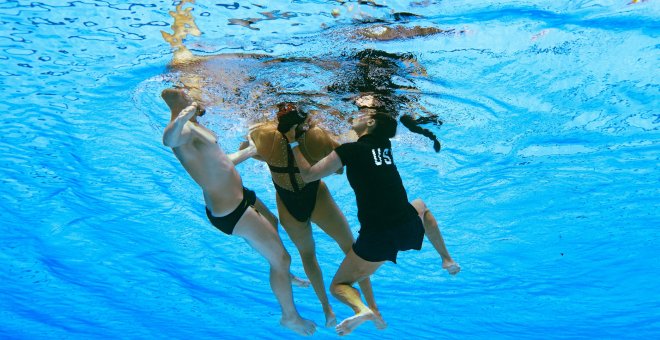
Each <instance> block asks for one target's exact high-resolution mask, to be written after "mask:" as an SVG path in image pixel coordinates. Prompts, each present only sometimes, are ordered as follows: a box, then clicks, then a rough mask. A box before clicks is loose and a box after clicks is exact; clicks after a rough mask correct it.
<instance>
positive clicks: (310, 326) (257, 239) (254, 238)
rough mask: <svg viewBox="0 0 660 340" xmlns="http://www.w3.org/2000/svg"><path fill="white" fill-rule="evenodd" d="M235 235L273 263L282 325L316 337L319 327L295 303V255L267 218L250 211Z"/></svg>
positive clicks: (240, 223) (274, 283)
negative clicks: (292, 266) (299, 311)
mask: <svg viewBox="0 0 660 340" xmlns="http://www.w3.org/2000/svg"><path fill="white" fill-rule="evenodd" d="M234 235H237V236H240V237H242V238H243V239H245V240H246V241H247V242H248V243H249V244H250V246H252V248H254V249H255V250H256V251H257V252H259V254H261V255H262V256H263V257H265V258H266V260H268V263H269V264H270V286H271V289H272V290H273V293H274V294H275V297H276V298H277V301H278V302H279V304H280V307H281V309H282V319H281V320H280V323H281V324H282V325H283V326H284V327H287V328H289V329H291V330H293V331H295V332H296V333H298V334H300V335H312V334H314V332H315V331H316V325H315V324H314V323H313V322H312V321H310V320H306V319H303V318H302V317H301V316H300V314H298V310H297V309H296V306H295V305H294V304H293V292H292V290H291V279H290V273H289V268H290V266H291V256H290V255H289V253H288V252H287V251H286V249H284V245H283V244H282V240H281V239H280V236H279V235H278V234H277V232H276V231H275V230H274V229H273V228H272V226H271V225H269V223H268V221H266V219H265V218H264V217H263V216H261V215H259V214H258V213H257V212H256V210H254V209H253V208H248V209H247V210H246V211H245V213H244V214H243V216H242V217H241V219H240V220H239V221H238V223H237V224H236V227H235V228H234Z"/></svg>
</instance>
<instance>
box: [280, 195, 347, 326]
mask: <svg viewBox="0 0 660 340" xmlns="http://www.w3.org/2000/svg"><path fill="white" fill-rule="evenodd" d="M276 201H277V211H278V212H279V215H280V221H281V223H282V226H283V227H284V230H286V232H287V234H288V235H289V238H291V241H293V243H294V244H295V245H296V248H297V249H298V252H299V253H300V258H301V260H302V263H303V268H304V269H305V274H307V278H308V279H309V281H311V283H312V287H313V288H314V292H315V293H316V296H317V297H318V299H319V301H320V302H321V306H322V307H323V313H324V314H325V325H326V327H332V326H334V325H336V324H337V318H336V316H335V313H334V311H333V310H332V307H331V306H330V302H329V300H328V294H327V293H326V291H325V283H324V281H323V273H322V272H321V267H320V266H319V263H318V260H317V259H316V245H315V244H314V238H313V237H312V226H311V224H310V223H309V222H300V221H298V220H296V219H295V218H294V217H293V216H292V215H291V213H290V212H289V210H288V209H287V208H286V206H284V203H283V202H282V200H281V199H280V196H279V195H277V197H276Z"/></svg>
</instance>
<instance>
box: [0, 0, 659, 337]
mask: <svg viewBox="0 0 660 340" xmlns="http://www.w3.org/2000/svg"><path fill="white" fill-rule="evenodd" d="M382 4H383V6H384V7H377V6H374V5H368V4H358V3H357V2H355V1H348V2H345V3H344V2H325V1H293V2H290V1H274V2H267V1H254V2H250V3H243V2H240V3H233V2H227V3H225V2H217V1H198V2H197V3H195V4H186V8H192V12H191V13H192V15H193V16H194V18H195V22H196V24H197V26H198V27H199V29H200V31H201V32H202V33H203V34H202V35H201V36H199V37H194V36H189V37H188V38H187V39H186V40H185V44H186V46H188V47H189V48H190V49H191V51H192V52H193V53H195V54H197V55H215V54H226V53H263V54H268V55H271V56H273V57H289V58H290V57H300V58H303V57H305V58H318V59H323V60H326V61H327V60H345V59H342V57H345V56H346V55H347V54H350V53H352V52H354V51H356V50H363V49H378V50H382V51H387V52H390V53H412V54H413V55H414V57H415V58H416V60H417V62H418V64H419V66H420V67H421V68H423V70H425V73H418V74H408V75H405V74H403V75H400V76H399V78H397V81H398V82H401V83H406V84H414V87H415V88H416V91H417V92H416V93H414V96H416V98H417V100H418V101H419V103H420V104H423V105H424V106H425V107H426V108H427V109H428V110H429V111H431V112H433V113H436V114H438V115H439V116H440V118H441V119H442V120H443V121H444V124H443V125H442V126H441V127H437V126H427V127H428V128H430V129H432V130H433V131H434V132H435V133H436V134H438V136H439V137H440V140H441V141H442V144H443V149H442V151H441V152H440V153H437V154H436V153H434V152H433V150H432V148H431V145H430V143H428V140H425V139H424V138H423V137H420V136H417V135H413V134H411V133H409V132H408V131H407V130H406V129H405V128H401V129H400V130H399V134H398V136H397V137H396V138H395V140H394V141H393V143H394V146H395V156H396V157H397V162H398V164H399V168H400V171H401V174H402V177H403V180H404V183H405V184H406V186H407V190H408V194H409V196H410V197H411V198H415V197H421V198H423V199H424V200H425V201H426V202H427V204H428V205H429V206H430V207H431V209H432V211H433V212H434V214H435V215H436V216H437V217H438V219H439V221H440V223H441V228H442V231H443V234H444V236H445V240H446V242H447V245H448V248H449V250H450V252H451V253H452V255H453V256H454V258H455V259H456V260H457V261H458V262H459V263H460V264H461V266H462V267H463V270H462V272H461V273H460V274H458V275H457V276H456V277H450V276H449V275H447V274H446V273H445V272H444V271H443V270H441V268H440V261H439V258H438V256H437V254H436V253H435V251H434V250H433V248H432V246H431V245H430V244H429V243H428V242H427V241H426V242H425V244H424V247H423V249H422V250H421V251H420V252H406V253H404V254H401V255H400V258H399V264H398V265H392V264H388V265H385V266H384V267H383V268H382V269H381V270H379V271H378V272H377V273H376V275H375V276H374V277H373V286H374V291H375V295H376V299H377V301H378V303H379V305H380V309H381V311H382V313H383V315H384V317H385V319H386V321H387V322H388V323H389V327H388V328H387V329H386V330H384V331H378V330H376V329H375V327H373V326H372V325H365V326H362V327H360V328H359V329H358V330H357V331H356V332H355V333H354V334H352V335H350V336H351V337H354V338H360V339H362V338H385V339H394V338H421V339H426V338H428V339H430V338H434V339H437V338H450V339H486V338H487V339H548V338H552V339H573V338H597V339H600V338H613V339H620V338H637V339H650V338H656V337H657V336H658V334H660V312H659V311H660V294H658V284H657V281H658V279H657V277H658V276H659V275H660V264H659V263H660V262H659V261H658V259H657V258H658V256H657V250H658V247H657V245H654V244H656V243H657V242H656V240H657V239H658V237H659V236H660V235H659V232H658V229H659V228H658V227H660V214H659V213H658V211H659V208H660V189H659V188H660V186H659V185H658V183H660V171H659V170H660V169H659V168H660V166H659V165H660V162H659V157H660V132H659V128H660V115H659V113H658V112H659V111H658V107H659V105H658V104H659V98H660V93H659V89H660V86H659V84H658V78H659V77H658V69H657V66H653V65H657V64H658V56H659V54H658V50H659V49H658V46H659V45H658V41H659V40H658V32H659V31H658V29H659V26H658V18H659V17H660V15H659V13H660V12H659V9H660V6H658V2H657V1H629V0H623V1H586V0H585V1H572V2H558V1H534V2H532V1H493V2H483V1H460V2H458V1H418V2H407V1H386V2H382ZM174 8H175V4H174V3H171V2H169V1H153V2H140V3H137V2H136V3H123V2H118V1H82V2H80V1H75V2H62V1H40V2H28V1H5V2H2V3H0V21H1V22H2V23H3V25H2V29H1V30H0V60H1V61H2V65H3V67H2V69H0V84H2V86H3V95H2V97H1V98H2V99H1V100H0V110H1V111H3V112H4V114H2V115H1V116H0V124H1V126H2V138H0V150H1V153H0V155H1V156H0V157H1V158H0V162H1V164H2V166H1V167H0V171H1V172H2V176H1V178H2V185H1V186H0V190H1V191H0V193H1V195H2V196H1V199H2V204H1V205H0V207H1V210H0V214H1V215H0V216H1V217H2V221H3V222H2V233H1V234H0V248H1V251H0V268H1V269H0V295H1V296H2V298H1V299H0V336H2V337H3V338H14V339H39V338H80V339H87V338H131V339H133V338H135V339H144V338H155V337H166V338H176V339H178V338H190V337H194V338H201V339H206V338H227V339H234V338H235V339H242V338H264V339H270V338H273V339H279V338H288V337H293V336H294V334H293V333H291V332H289V331H287V330H285V329H283V328H281V327H280V326H279V325H278V320H279V310H278V307H277V304H276V301H275V299H274V298H273V296H272V294H271V292H270V290H269V288H268V281H267V275H268V273H267V265H266V263H265V261H264V260H263V259H262V258H260V257H259V256H258V255H256V254H255V253H254V252H253V251H252V250H251V249H250V248H249V247H248V246H247V245H246V244H245V243H244V242H242V241H240V240H238V239H236V238H231V237H226V236H225V235H222V234H221V233H219V232H218V231H217V230H215V229H214V228H213V227H212V226H211V225H210V224H209V223H208V221H207V220H206V217H205V216H204V213H203V208H204V206H203V200H202V196H201V191H200V190H199V188H198V187H197V186H196V185H195V183H194V182H193V181H192V180H191V179H190V178H189V177H188V176H187V175H186V174H185V172H184V171H183V169H182V167H181V166H180V165H179V163H178V162H177V160H176V159H175V158H174V157H173V155H172V154H171V151H170V150H169V149H167V148H166V147H164V146H162V144H161V133H162V129H163V128H164V127H165V124H166V122H167V119H168V118H169V115H168V111H167V109H166V107H165V105H164V103H163V102H162V101H161V99H160V97H159V93H160V91H161V90H162V89H164V88H167V87H169V86H171V85H172V83H173V82H174V83H176V82H177V79H179V77H180V76H181V75H182V74H181V73H177V72H172V70H171V69H168V68H167V65H168V63H169V62H170V61H171V59H172V51H171V48H170V45H169V44H168V43H166V42H165V41H164V40H163V37H162V36H161V33H160V31H161V30H162V31H165V32H172V29H171V27H170V26H171V25H172V23H173V19H172V17H171V16H170V15H169V14H168V11H172V10H174ZM333 10H336V12H335V13H338V14H339V15H338V16H336V17H335V16H333V15H332V11H333ZM401 12H405V13H414V14H418V15H420V16H405V18H404V19H403V20H399V21H396V17H395V15H393V13H401ZM262 13H266V14H262ZM361 13H362V14H361ZM367 15H368V16H371V17H373V18H375V19H378V20H381V21H384V24H385V25H389V26H390V27H394V26H396V25H403V26H406V27H412V26H415V25H419V26H424V27H435V28H440V29H454V30H455V31H454V32H453V33H451V34H443V35H432V36H426V37H417V38H411V39H398V40H392V41H376V40H369V39H366V38H359V37H356V36H355V34H354V32H356V31H357V30H359V29H363V28H370V27H371V28H373V27H378V24H379V23H378V22H377V21H378V20H375V21H376V22H375V23H364V22H358V21H356V19H360V18H364V17H365V16H367ZM230 19H242V20H243V21H240V20H238V21H237V20H232V21H230ZM254 19H259V20H254ZM247 20H250V21H252V22H253V23H251V24H249V25H246V24H245V23H246V21H247ZM230 23H242V24H243V25H241V24H233V25H229V24H230ZM250 65H252V66H253V67H255V68H252V69H249V72H248V76H252V77H254V78H249V77H248V79H250V81H251V80H254V79H256V80H264V79H265V80H269V81H272V82H273V83H274V84H276V85H277V86H280V87H281V88H286V89H288V90H289V91H291V92H292V93H300V92H304V91H308V92H314V91H320V89H321V88H322V85H325V84H327V83H329V82H332V80H333V79H334V78H333V77H337V76H338V74H339V75H341V72H334V71H333V72H331V71H328V70H325V69H323V68H320V67H318V66H314V65H310V64H309V63H306V62H299V63H282V64H281V65H271V66H268V67H263V68H259V67H262V66H263V65H262V66H259V65H257V66H255V65H253V64H251V62H250V61H249V60H248V61H245V60H243V61H237V60H233V61H227V62H225V63H219V64H218V65H217V67H218V68H220V69H222V70H224V71H227V72H229V71H232V72H234V73H231V72H229V73H228V74H230V75H231V74H233V75H234V76H235V77H242V75H240V74H238V73H240V71H241V70H245V69H246V68H247V67H252V66H250ZM345 66H346V65H344V66H342V67H345ZM413 68H414V67H413ZM341 70H344V69H341V68H340V71H341ZM349 71H350V70H349ZM218 79H219V80H218ZM214 80H218V81H220V80H227V81H228V83H229V84H231V83H232V81H234V82H235V81H236V78H221V77H220V76H218V77H217V79H214ZM250 89H251V88H250ZM250 89H248V90H245V91H247V92H245V93H249V90H250ZM211 93H212V94H214V95H216V96H218V97H221V98H228V99H227V104H226V105H227V107H231V108H232V109H233V110H234V111H231V110H227V109H225V108H224V107H222V106H217V107H214V108H211V110H210V112H211V113H213V115H210V118H208V121H207V123H208V124H209V126H211V127H212V128H213V129H214V130H215V131H216V132H218V134H219V135H220V136H222V137H221V141H220V142H221V144H222V146H223V148H224V149H225V150H235V149H236V148H237V147H238V144H239V142H240V140H241V139H242V137H243V136H244V135H245V133H246V131H247V124H249V122H250V121H251V119H254V117H255V116H254V115H255V114H257V113H255V112H253V111H256V110H251V105H253V103H254V101H250V99H249V98H244V97H242V96H241V94H242V93H239V95H236V96H234V97H231V96H230V97H228V96H229V95H230V93H229V91H228V90H227V87H226V84H224V85H223V84H220V85H217V84H216V87H213V88H212V90H211ZM328 100H332V99H328ZM340 104H341V103H339V104H338V105H340ZM341 127H342V125H341V124H339V125H338V127H337V128H338V129H339V128H341ZM238 169H239V172H240V173H241V174H242V175H243V180H244V182H245V184H246V186H248V187H250V188H252V189H254V190H255V191H256V192H257V194H258V195H259V196H260V197H261V198H262V199H263V200H264V201H265V202H266V204H267V205H269V207H270V208H271V209H272V210H273V211H275V210H276V209H275V205H274V190H273V188H272V185H271V184H270V179H269V177H268V173H267V171H266V168H265V166H264V165H263V164H262V163H259V162H256V161H253V160H250V161H247V162H245V163H244V164H241V165H240V166H239V167H238ZM327 183H328V186H329V188H330V190H331V192H332V194H333V195H334V197H335V199H336V201H337V202H339V205H340V208H341V209H342V210H343V211H344V212H345V214H346V216H347V218H348V220H349V223H350V224H351V227H352V229H353V231H354V233H356V232H357V230H358V228H359V226H358V224H357V219H356V215H355V214H356V209H355V205H354V197H353V193H352V190H351V189H350V187H349V186H348V183H347V181H346V178H345V176H332V177H330V178H328V180H327ZM280 234H281V236H282V239H283V241H284V243H285V246H286V247H287V249H288V250H289V252H290V253H291V254H292V257H293V264H292V271H293V272H294V273H296V274H298V275H303V271H302V266H301V264H300V260H299V257H298V255H297V251H296V249H295V247H294V246H293V244H292V243H291V241H290V240H289V239H288V237H287V236H286V233H284V232H283V231H281V232H280ZM314 236H315V239H316V244H317V250H318V257H319V262H320V263H321V266H322V269H323V273H324V277H325V280H326V283H328V282H330V280H331V278H332V276H333V274H334V272H335V270H336V268H337V267H338V264H339V262H340V261H341V259H342V256H341V251H340V250H339V248H338V247H337V246H336V245H335V243H334V242H332V241H331V240H330V239H329V237H327V236H326V235H325V234H323V233H322V232H320V231H319V230H318V229H315V230H314ZM294 297H295V301H296V304H297V306H298V308H299V311H300V313H301V314H302V315H303V316H305V317H308V318H311V319H313V320H314V321H315V322H316V323H317V324H319V325H321V324H322V323H323V314H322V312H321V309H320V306H318V303H317V299H316V296H315V295H314V293H313V291H312V289H311V288H309V289H300V288H295V289H294ZM331 303H332V304H333V307H334V308H335V312H336V313H337V315H338V318H340V319H342V318H345V317H348V316H349V315H350V314H351V311H350V310H348V308H346V307H344V306H343V305H341V304H340V303H339V302H338V301H336V300H335V299H333V298H331ZM335 336H336V335H335V334H334V331H333V330H332V329H324V328H323V327H322V326H319V328H318V332H317V334H316V335H315V337H316V338H334V337H335Z"/></svg>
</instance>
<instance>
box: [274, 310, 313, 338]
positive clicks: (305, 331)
mask: <svg viewBox="0 0 660 340" xmlns="http://www.w3.org/2000/svg"><path fill="white" fill-rule="evenodd" d="M280 324H281V325H282V326H284V327H286V328H288V329H290V330H292V331H294V332H296V333H298V334H300V335H304V336H308V335H312V334H314V332H316V325H315V324H314V322H312V321H309V320H306V319H303V318H301V317H300V315H298V316H296V317H292V318H286V319H285V318H282V320H280Z"/></svg>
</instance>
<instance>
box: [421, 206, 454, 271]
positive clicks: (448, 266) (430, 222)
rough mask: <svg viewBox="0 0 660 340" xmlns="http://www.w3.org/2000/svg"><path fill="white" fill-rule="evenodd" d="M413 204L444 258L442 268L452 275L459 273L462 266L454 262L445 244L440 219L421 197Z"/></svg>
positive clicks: (429, 235)
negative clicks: (438, 219) (437, 218)
mask: <svg viewBox="0 0 660 340" xmlns="http://www.w3.org/2000/svg"><path fill="white" fill-rule="evenodd" d="M411 204H412V205H413V207H415V209H416V210H417V214H419V217H420V218H421V219H422V222H423V223H424V232H425V234H426V238H428V240H429V241H431V244H433V247H434V248H435V250H436V251H437V252H438V254H440V257H441V258H442V268H444V269H445V270H447V272H448V273H449V274H451V275H456V274H458V272H460V271H461V266H459V265H458V263H456V262H454V260H453V259H452V258H451V255H449V251H448V250H447V246H445V240H444V239H443V238H442V234H441V233H440V228H439V227H438V221H436V219H435V217H434V216H433V214H432V213H431V211H430V210H429V209H428V208H427V207H426V204H425V203H424V201H422V200H421V199H419V198H418V199H416V200H414V201H412V202H411Z"/></svg>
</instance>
